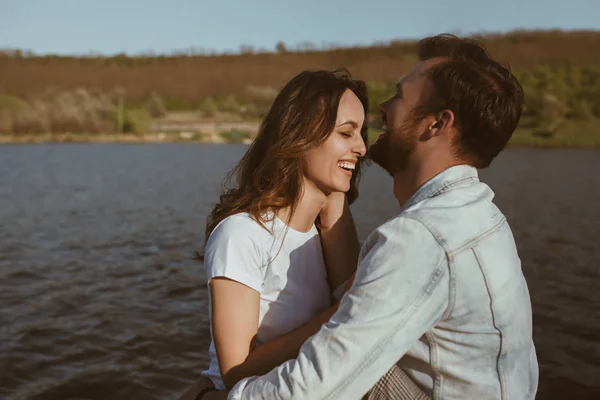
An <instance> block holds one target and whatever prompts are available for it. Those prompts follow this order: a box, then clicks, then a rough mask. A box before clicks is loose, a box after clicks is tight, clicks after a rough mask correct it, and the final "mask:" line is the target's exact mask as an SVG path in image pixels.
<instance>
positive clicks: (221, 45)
mask: <svg viewBox="0 0 600 400" xmlns="http://www.w3.org/2000/svg"><path fill="white" fill-rule="evenodd" d="M533 28H541V29H551V28H560V29H565V30H571V29H594V30H600V0H569V1H565V0H562V1H558V0H493V1H490V0H454V1H452V0H414V1H400V0H394V1H392V0H346V1H341V0H300V1H285V0H280V1H276V0H254V1H253V0H246V1H243V0H237V1H232V0H212V1H203V0H195V1H193V0H170V1H168V2H167V1H164V0H163V1H158V0H0V48H20V49H28V50H33V51H34V52H36V53H41V54H45V53H58V54H89V53H102V54H115V53H119V52H126V53H129V54H136V53H140V52H147V51H153V52H155V53H167V54H168V53H171V52H173V51H177V50H186V49H189V48H204V49H206V50H213V51H217V52H223V51H238V50H239V49H240V46H241V45H251V46H254V47H255V48H262V49H268V50H272V49H274V48H275V44H276V43H277V42H278V41H283V42H284V43H286V45H288V46H289V47H294V46H296V45H298V44H300V43H303V42H312V43H314V44H315V45H317V46H322V45H323V44H324V43H326V44H331V43H335V44H339V45H361V44H371V43H374V42H376V41H389V40H392V39H406V38H419V37H423V36H427V35H430V34H436V33H442V32H451V33H459V34H470V33H478V32H505V31H510V30H514V29H533Z"/></svg>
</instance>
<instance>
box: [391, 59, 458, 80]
mask: <svg viewBox="0 0 600 400" xmlns="http://www.w3.org/2000/svg"><path fill="white" fill-rule="evenodd" d="M447 60H448V58H447V57H434V58H430V59H428V60H425V61H421V62H420V63H419V64H417V65H416V66H415V67H414V68H413V69H412V71H410V72H409V73H408V74H406V75H404V76H403V77H402V78H400V80H399V81H398V82H397V84H396V87H398V86H400V87H402V88H404V87H406V86H410V85H413V84H415V83H417V82H420V81H421V80H422V79H423V77H424V74H425V72H426V71H427V70H428V69H430V68H431V67H433V66H434V65H438V64H440V63H442V62H444V61H447Z"/></svg>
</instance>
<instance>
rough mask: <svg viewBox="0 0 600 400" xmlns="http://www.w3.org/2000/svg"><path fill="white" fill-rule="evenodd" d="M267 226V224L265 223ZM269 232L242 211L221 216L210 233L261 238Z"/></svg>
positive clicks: (228, 236) (230, 236) (229, 236)
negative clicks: (221, 218)
mask: <svg viewBox="0 0 600 400" xmlns="http://www.w3.org/2000/svg"><path fill="white" fill-rule="evenodd" d="M266 227H267V228H268V227H269V224H268V223H267V224H266ZM270 235H271V233H270V232H269V231H268V230H267V229H265V228H263V227H262V226H261V225H260V224H259V223H258V221H256V220H255V219H254V217H253V216H252V215H250V213H247V212H242V213H237V214H233V215H230V216H228V217H226V218H223V220H222V221H221V222H219V224H217V226H216V227H215V229H214V230H213V231H212V233H211V235H210V239H212V238H213V237H227V238H241V237H247V238H249V239H257V240H261V241H262V240H263V239H265V238H268V237H269V236H270Z"/></svg>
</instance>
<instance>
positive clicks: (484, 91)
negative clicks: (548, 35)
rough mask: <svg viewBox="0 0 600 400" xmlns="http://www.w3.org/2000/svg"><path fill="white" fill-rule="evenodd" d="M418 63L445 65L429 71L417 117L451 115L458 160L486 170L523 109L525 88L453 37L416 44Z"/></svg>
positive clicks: (477, 47) (472, 45) (476, 47)
mask: <svg viewBox="0 0 600 400" xmlns="http://www.w3.org/2000/svg"><path fill="white" fill-rule="evenodd" d="M418 51H419V59H420V60H421V61H425V60H429V59H431V58H436V57H446V58H447V60H446V61H444V62H442V63H440V64H437V65H434V66H433V67H431V68H430V69H428V70H427V74H428V78H429V82H430V85H429V88H428V89H427V91H426V92H425V94H424V95H423V98H422V99H421V101H420V105H419V106H418V107H417V109H416V110H415V112H416V115H418V116H420V117H424V116H426V115H430V114H436V113H439V112H441V111H443V110H451V111H452V112H453V113H454V120H455V126H456V127H457V129H458V131H459V137H458V139H457V141H456V143H455V145H456V150H457V153H458V155H459V156H460V157H462V158H464V159H466V160H468V161H469V162H470V163H471V164H472V165H473V166H475V167H477V168H485V167H487V166H489V165H490V163H491V162H492V160H493V159H494V158H495V157H496V156H497V155H498V153H500V151H502V149H504V147H505V146H506V144H507V143H508V141H509V139H510V138H511V136H512V134H513V132H514V130H515V128H516V127H517V124H518V122H519V119H520V118H521V111H522V109H523V88H522V86H521V84H520V83H519V81H518V80H517V79H516V78H515V76H514V75H513V74H512V73H511V71H510V70H509V68H507V67H505V66H503V65H502V64H500V63H499V62H497V61H495V60H494V59H492V58H491V57H490V55H489V54H488V53H487V51H486V50H485V48H484V47H483V46H482V45H481V44H479V43H477V42H476V41H474V40H471V39H463V38H458V37H456V36H454V35H438V36H433V37H428V38H425V39H423V40H421V41H420V42H419V47H418Z"/></svg>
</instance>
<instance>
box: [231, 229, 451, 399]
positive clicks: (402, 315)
mask: <svg viewBox="0 0 600 400" xmlns="http://www.w3.org/2000/svg"><path fill="white" fill-rule="evenodd" d="M363 255H364V258H363V260H362V261H361V263H360V264H359V267H358V271H357V274H356V280H355V282H354V284H353V286H352V288H351V289H350V291H349V292H348V293H347V294H346V296H344V298H343V299H342V301H341V304H340V307H339V309H338V311H337V312H336V313H335V314H334V315H333V317H332V318H331V320H329V322H328V323H327V324H325V325H324V326H323V327H322V328H321V330H320V331H319V332H318V333H317V334H315V335H314V336H312V337H311V338H309V340H307V341H306V342H305V343H304V345H303V346H302V348H301V350H300V354H299V356H298V357H297V358H296V359H294V360H290V361H287V362H286V363H284V364H282V365H281V366H279V367H278V368H276V369H274V370H272V371H271V372H269V373H268V374H267V375H264V376H262V377H253V378H247V379H244V380H242V381H240V382H239V383H238V384H237V385H236V386H235V387H234V389H233V390H232V391H231V392H230V395H229V399H235V400H237V399H292V398H293V399H340V398H343V399H353V398H357V399H358V398H360V397H361V396H362V395H364V394H365V393H366V392H367V391H368V390H369V388H371V387H372V386H373V384H375V382H377V380H378V379H379V378H380V377H381V376H383V375H384V374H385V373H386V372H387V371H388V370H389V369H390V368H391V366H392V365H393V364H395V363H396V362H397V361H398V360H399V359H400V358H401V357H402V356H403V355H404V354H405V353H406V352H407V351H408V350H409V349H410V348H411V347H412V346H413V345H414V344H415V343H416V342H417V340H419V338H420V337H421V336H422V335H423V334H424V333H425V332H426V331H427V330H429V329H430V328H431V327H432V326H434V325H435V324H436V322H437V321H439V320H440V319H441V317H442V315H443V314H444V312H445V310H446V308H447V305H448V294H449V272H448V268H447V261H446V257H445V253H444V251H443V250H442V249H441V247H440V246H439V244H438V243H437V241H436V240H435V239H434V238H433V236H432V235H431V233H430V232H429V231H428V230H427V229H426V228H425V227H424V226H423V225H422V224H421V223H419V222H417V221H414V220H411V219H408V218H405V217H399V218H395V219H394V220H392V221H389V222H388V223H386V224H384V225H383V226H381V227H380V228H378V229H377V230H376V231H375V232H374V233H373V234H372V235H371V236H370V237H369V238H368V239H367V242H366V243H365V247H364V248H363Z"/></svg>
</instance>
